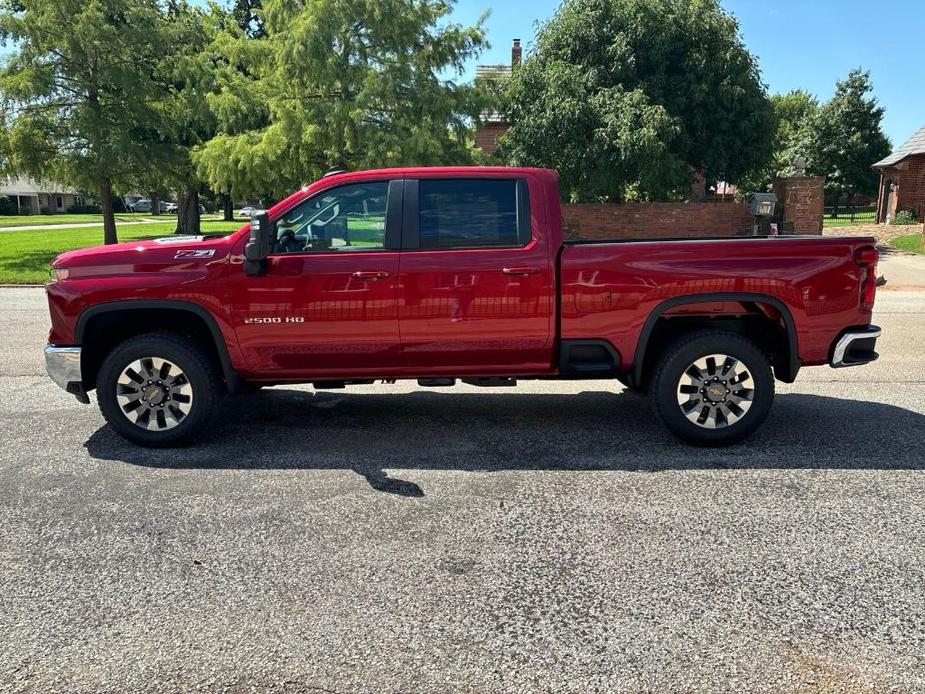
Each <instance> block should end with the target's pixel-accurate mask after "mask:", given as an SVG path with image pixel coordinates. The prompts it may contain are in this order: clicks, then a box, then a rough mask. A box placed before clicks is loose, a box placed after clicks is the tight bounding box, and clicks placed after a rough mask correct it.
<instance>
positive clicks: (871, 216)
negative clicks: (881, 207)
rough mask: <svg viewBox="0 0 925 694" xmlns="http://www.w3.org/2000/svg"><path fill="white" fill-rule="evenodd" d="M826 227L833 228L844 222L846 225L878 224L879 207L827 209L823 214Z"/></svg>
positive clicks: (850, 206)
mask: <svg viewBox="0 0 925 694" xmlns="http://www.w3.org/2000/svg"><path fill="white" fill-rule="evenodd" d="M823 215H824V216H823V218H824V220H825V224H826V226H833V225H836V226H837V224H838V223H841V222H844V223H846V224H876V223H877V207H876V205H870V206H868V207H854V206H852V205H842V206H840V207H826V208H825V211H824V213H823Z"/></svg>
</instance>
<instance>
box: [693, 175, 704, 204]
mask: <svg viewBox="0 0 925 694" xmlns="http://www.w3.org/2000/svg"><path fill="white" fill-rule="evenodd" d="M693 174H694V178H693V179H692V180H691V192H690V201H691V202H704V201H705V200H706V199H707V176H706V174H705V173H704V171H703V169H694V170H693Z"/></svg>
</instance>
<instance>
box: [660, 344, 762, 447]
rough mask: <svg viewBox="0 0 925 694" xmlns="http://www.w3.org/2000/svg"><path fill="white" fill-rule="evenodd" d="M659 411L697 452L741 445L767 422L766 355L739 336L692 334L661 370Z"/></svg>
mask: <svg viewBox="0 0 925 694" xmlns="http://www.w3.org/2000/svg"><path fill="white" fill-rule="evenodd" d="M652 396H653V398H654V405H655V410H656V412H657V414H658V416H659V418H660V419H661V420H662V422H664V424H665V426H666V427H668V429H669V430H670V431H671V432H672V433H673V434H674V435H675V436H677V437H678V438H680V439H682V440H683V441H686V442H688V443H692V444H694V445H698V446H725V445H728V444H732V443H736V442H737V441H741V440H742V439H743V438H745V437H746V436H748V435H749V434H751V433H752V432H753V431H754V430H755V429H756V428H757V427H758V426H759V425H760V424H761V423H762V422H763V421H764V420H765V418H766V417H767V416H768V412H769V411H770V409H771V403H772V402H773V401H774V376H773V374H772V372H771V365H770V363H769V362H768V358H767V357H766V356H765V355H764V353H763V352H762V351H761V350H760V349H759V348H758V347H757V346H756V345H755V344H754V343H753V342H752V341H751V340H748V339H746V338H744V337H742V336H741V335H737V334H735V333H728V332H723V331H718V330H703V331H698V332H695V333H691V334H689V335H686V336H684V337H682V338H681V339H679V340H678V341H677V342H676V343H675V344H673V345H672V346H671V347H670V348H669V349H668V351H667V353H666V354H665V355H664V357H663V358H662V360H661V362H660V364H659V366H658V367H657V370H656V373H655V379H654V387H653V389H652Z"/></svg>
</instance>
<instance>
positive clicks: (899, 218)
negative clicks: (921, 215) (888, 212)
mask: <svg viewBox="0 0 925 694" xmlns="http://www.w3.org/2000/svg"><path fill="white" fill-rule="evenodd" d="M918 221H919V220H918V218H917V217H916V216H915V212H913V211H912V210H900V211H899V212H897V213H896V214H894V215H893V221H891V222H890V224H896V225H900V224H917V223H918Z"/></svg>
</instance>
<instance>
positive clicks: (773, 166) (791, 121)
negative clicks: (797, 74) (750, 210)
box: [738, 89, 819, 192]
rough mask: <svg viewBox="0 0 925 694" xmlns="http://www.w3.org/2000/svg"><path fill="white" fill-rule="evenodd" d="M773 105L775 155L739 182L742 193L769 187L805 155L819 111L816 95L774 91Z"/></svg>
mask: <svg viewBox="0 0 925 694" xmlns="http://www.w3.org/2000/svg"><path fill="white" fill-rule="evenodd" d="M771 107H772V109H773V121H774V128H773V132H774V138H773V149H772V154H771V158H770V159H769V160H768V161H767V162H763V163H762V164H761V165H760V166H759V167H758V168H757V169H756V170H755V171H753V172H750V173H749V174H747V175H746V176H744V177H743V178H742V179H741V180H740V181H739V182H738V183H739V185H738V187H739V191H740V192H754V191H764V190H768V188H769V187H770V185H771V182H772V181H773V179H774V178H776V177H778V176H786V175H788V174H790V173H791V172H792V171H793V167H794V163H795V162H796V160H797V158H798V157H800V156H805V152H804V144H805V140H806V133H807V131H808V128H809V125H810V123H811V122H812V120H813V119H814V118H815V117H816V113H817V111H818V110H819V102H818V101H817V99H816V97H814V96H813V95H812V94H810V93H809V92H805V91H803V90H801V89H795V90H793V91H791V92H788V93H787V94H774V95H773V96H772V97H771Z"/></svg>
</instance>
